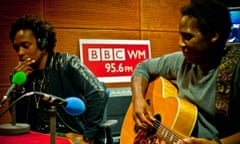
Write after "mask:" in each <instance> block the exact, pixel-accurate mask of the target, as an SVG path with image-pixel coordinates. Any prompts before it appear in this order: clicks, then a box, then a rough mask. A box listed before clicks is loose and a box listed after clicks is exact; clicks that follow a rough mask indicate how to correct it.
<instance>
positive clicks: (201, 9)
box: [181, 0, 232, 46]
mask: <svg viewBox="0 0 240 144" xmlns="http://www.w3.org/2000/svg"><path fill="white" fill-rule="evenodd" d="M181 14H182V16H185V15H187V16H191V17H194V18H196V19H197V20H198V26H199V29H200V32H201V33H202V34H203V35H204V36H206V35H207V34H211V33H214V32H217V33H219V39H218V43H219V44H220V45H224V46H225V43H226V40H227V38H228V36H229V33H230V31H231V26H232V22H231V19H230V15H229V11H228V8H227V7H226V6H225V5H224V4H223V3H221V2H219V1H217V0H191V3H190V4H189V5H186V6H183V7H182V8H181Z"/></svg>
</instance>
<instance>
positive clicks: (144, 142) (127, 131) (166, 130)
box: [120, 77, 197, 144]
mask: <svg viewBox="0 0 240 144" xmlns="http://www.w3.org/2000/svg"><path fill="white" fill-rule="evenodd" d="M145 100H146V102H147V104H148V106H149V109H150V111H151V112H152V113H153V114H154V116H155V118H156V119H157V120H156V121H155V122H154V124H153V125H154V127H153V128H152V129H149V130H142V129H139V128H137V127H136V125H135V122H134V120H133V118H132V110H133V106H132V103H131V104H130V106H129V108H128V111H127V113H126V115H125V118H124V121H123V125H122V129H121V136H120V144H164V143H173V142H177V141H178V140H180V139H182V138H185V137H189V136H190V135H191V133H192V131H193V128H194V125H195V123H196V119H197V108H196V106H194V105H193V104H191V103H189V102H187V101H185V100H183V99H180V98H179V97H177V88H176V87H175V86H174V85H173V84H172V83H171V82H170V81H168V80H166V79H164V78H162V77H159V78H157V79H155V80H154V81H152V82H150V83H149V86H148V89H147V92H146V94H145Z"/></svg>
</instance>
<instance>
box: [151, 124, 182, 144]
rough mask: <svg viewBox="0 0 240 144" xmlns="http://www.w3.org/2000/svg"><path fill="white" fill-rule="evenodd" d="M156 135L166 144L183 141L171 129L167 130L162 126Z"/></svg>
mask: <svg viewBox="0 0 240 144" xmlns="http://www.w3.org/2000/svg"><path fill="white" fill-rule="evenodd" d="M156 135H157V136H158V137H160V138H161V139H162V140H164V141H165V142H166V143H173V142H177V141H179V140H182V139H183V137H181V136H180V135H178V134H177V133H176V132H174V131H172V130H171V129H169V128H167V127H166V126H164V125H163V124H160V125H159V127H158V129H157V132H156Z"/></svg>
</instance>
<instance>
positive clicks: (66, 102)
mask: <svg viewBox="0 0 240 144" xmlns="http://www.w3.org/2000/svg"><path fill="white" fill-rule="evenodd" d="M31 95H37V96H40V98H41V99H42V100H44V101H47V102H48V103H50V104H53V105H61V106H63V109H64V110H65V112H66V113H67V114H69V115H72V116H77V115H81V114H83V113H84V112H85V110H86V106H85V104H84V102H83V101H82V100H81V99H80V98H78V97H67V98H66V99H63V98H60V97H57V96H54V95H51V94H47V93H43V92H38V91H32V92H28V93H26V94H24V96H31Z"/></svg>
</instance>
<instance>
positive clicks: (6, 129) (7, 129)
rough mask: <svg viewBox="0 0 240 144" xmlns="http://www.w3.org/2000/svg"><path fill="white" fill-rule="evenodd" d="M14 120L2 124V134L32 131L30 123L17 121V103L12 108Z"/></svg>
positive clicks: (0, 128)
mask: <svg viewBox="0 0 240 144" xmlns="http://www.w3.org/2000/svg"><path fill="white" fill-rule="evenodd" d="M11 110H12V112H11V117H12V122H11V123H7V124H1V125H0V134H3V135H16V134H23V133H27V132H29V131H30V125H29V124H27V123H16V105H15V104H14V105H12V108H11Z"/></svg>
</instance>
